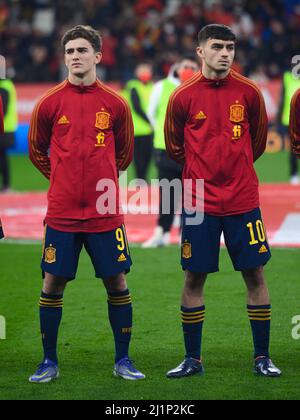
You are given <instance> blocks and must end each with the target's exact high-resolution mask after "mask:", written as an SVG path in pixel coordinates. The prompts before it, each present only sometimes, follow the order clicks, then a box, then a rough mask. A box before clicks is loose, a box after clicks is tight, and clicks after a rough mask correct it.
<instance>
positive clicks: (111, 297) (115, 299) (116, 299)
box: [107, 289, 132, 306]
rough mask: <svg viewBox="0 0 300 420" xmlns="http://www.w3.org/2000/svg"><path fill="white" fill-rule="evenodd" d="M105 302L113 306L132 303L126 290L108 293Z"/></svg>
mask: <svg viewBox="0 0 300 420" xmlns="http://www.w3.org/2000/svg"><path fill="white" fill-rule="evenodd" d="M107 302H108V303H109V304H110V305H114V306H120V305H121V306H122V305H128V304H130V303H132V299H131V294H130V292H129V290H128V289H127V290H124V291H123V292H116V293H109V294H108V295H107Z"/></svg>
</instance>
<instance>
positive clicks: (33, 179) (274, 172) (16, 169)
mask: <svg viewBox="0 0 300 420" xmlns="http://www.w3.org/2000/svg"><path fill="white" fill-rule="evenodd" d="M10 165H11V176H12V181H11V188H12V189H13V190H15V191H43V190H47V188H48V181H47V180H46V179H45V178H44V177H43V176H42V175H41V174H40V173H39V172H38V171H37V169H36V168H35V167H34V166H33V165H32V164H31V162H30V161H29V159H28V157H27V156H26V155H11V156H10ZM255 168H256V170H257V174H258V177H259V179H260V182H288V180H289V153H288V152H286V151H282V152H279V153H265V154H264V155H263V156H262V157H261V158H260V159H259V160H258V161H257V162H256V164H255ZM275 168H276V169H275ZM134 177H135V173H134V168H133V166H132V165H131V166H130V168H129V170H128V180H129V181H130V180H132V179H133V178H134ZM156 177H157V174H156V169H155V167H154V164H152V165H151V167H150V170H149V179H151V178H156Z"/></svg>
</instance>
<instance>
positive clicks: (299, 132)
mask: <svg viewBox="0 0 300 420" xmlns="http://www.w3.org/2000/svg"><path fill="white" fill-rule="evenodd" d="M290 108H291V109H290V120H289V134H290V139H291V150H292V153H293V156H294V157H295V159H297V158H298V159H300V89H297V90H296V92H295V93H294V95H293V97H292V100H291V107H290Z"/></svg>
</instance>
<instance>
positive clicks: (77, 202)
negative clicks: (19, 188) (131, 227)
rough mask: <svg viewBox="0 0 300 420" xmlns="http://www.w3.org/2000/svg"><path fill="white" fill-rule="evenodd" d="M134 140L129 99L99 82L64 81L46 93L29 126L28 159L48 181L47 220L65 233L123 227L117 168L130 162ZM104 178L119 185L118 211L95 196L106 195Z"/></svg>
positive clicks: (122, 168)
mask: <svg viewBox="0 0 300 420" xmlns="http://www.w3.org/2000/svg"><path fill="white" fill-rule="evenodd" d="M133 141H134V137H133V123H132V117H131V112H130V109H129V106H128V104H127V102H126V101H125V100H124V99H123V98H122V97H121V96H119V95H118V94H117V93H116V92H114V91H113V90H112V89H110V88H108V87H107V86H105V85H103V84H102V83H101V82H99V81H98V80H97V81H96V82H95V83H94V84H93V85H91V86H75V85H73V84H71V83H70V82H69V81H67V80H66V81H64V82H63V83H61V84H60V85H58V86H57V87H55V88H53V89H51V90H50V91H49V92H47V94H46V95H45V96H44V97H43V98H42V99H41V100H40V101H39V102H38V104H37V105H36V107H35V109H34V112H33V114H32V117H31V123H30V130H29V155H30V159H31V161H32V162H33V164H34V165H35V166H36V167H37V168H38V169H39V170H40V172H42V174H43V175H44V176H45V177H46V178H48V179H50V188H49V191H48V211H47V215H46V219H45V222H46V223H47V224H48V225H49V226H50V227H52V228H54V229H57V230H60V231H63V232H107V231H110V230H113V229H115V228H117V227H119V226H121V225H122V223H123V222H124V218H123V215H122V212H121V211H120V209H119V207H120V203H119V184H118V170H125V169H126V168H127V167H128V165H129V164H130V162H131V160H132V157H133ZM49 149H50V156H49V155H48V150H49ZM103 179H108V180H111V181H112V182H113V184H114V186H115V193H114V191H113V190H112V194H113V197H112V196H110V198H113V199H115V201H116V206H115V208H116V211H115V212H114V214H105V215H103V214H99V211H98V210H97V200H98V199H99V197H100V196H101V194H103V193H104V192H105V193H106V190H105V191H104V192H102V193H101V192H99V191H97V184H98V182H99V181H101V180H103ZM98 189H99V187H98ZM111 203H112V201H111ZM104 205H105V206H107V205H108V202H107V203H106V204H104Z"/></svg>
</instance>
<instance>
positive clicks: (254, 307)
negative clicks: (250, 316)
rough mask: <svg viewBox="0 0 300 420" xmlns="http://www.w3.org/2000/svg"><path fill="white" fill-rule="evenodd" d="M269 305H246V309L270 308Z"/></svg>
mask: <svg viewBox="0 0 300 420" xmlns="http://www.w3.org/2000/svg"><path fill="white" fill-rule="evenodd" d="M271 308H272V306H271V305H247V309H248V310H253V311H254V310H256V309H271Z"/></svg>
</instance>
